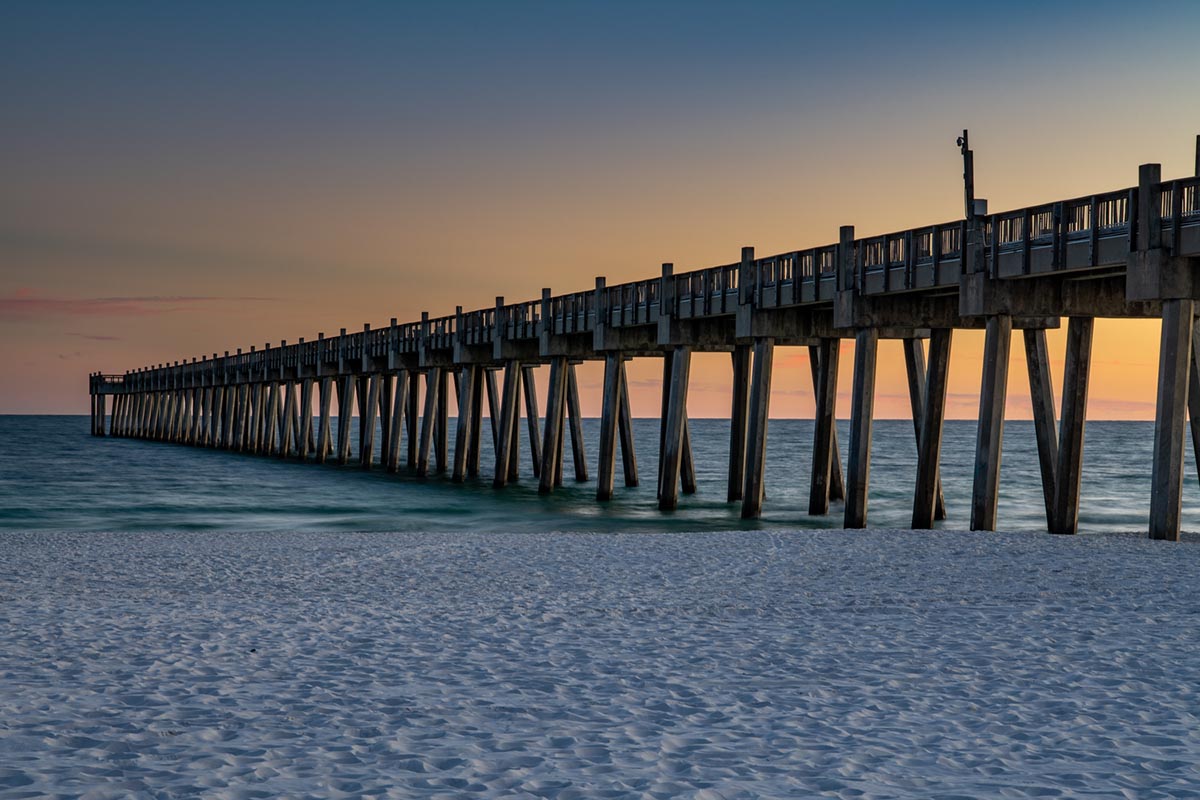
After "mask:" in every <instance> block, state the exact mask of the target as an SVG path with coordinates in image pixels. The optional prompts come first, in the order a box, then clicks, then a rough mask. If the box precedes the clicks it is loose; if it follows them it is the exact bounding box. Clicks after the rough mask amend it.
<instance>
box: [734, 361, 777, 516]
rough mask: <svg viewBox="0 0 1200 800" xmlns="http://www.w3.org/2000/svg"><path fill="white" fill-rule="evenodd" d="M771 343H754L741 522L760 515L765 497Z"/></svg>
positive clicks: (771, 364) (771, 363)
mask: <svg viewBox="0 0 1200 800" xmlns="http://www.w3.org/2000/svg"><path fill="white" fill-rule="evenodd" d="M774 358H775V340H774V339H758V340H756V341H755V342H754V364H753V371H752V373H751V377H750V408H749V410H748V413H747V420H746V479H745V482H744V483H743V485H742V519H758V518H759V517H760V516H762V505H763V497H764V496H765V494H766V475H765V473H766V468H767V421H768V419H769V415H770V406H771V372H772V366H773V362H774Z"/></svg>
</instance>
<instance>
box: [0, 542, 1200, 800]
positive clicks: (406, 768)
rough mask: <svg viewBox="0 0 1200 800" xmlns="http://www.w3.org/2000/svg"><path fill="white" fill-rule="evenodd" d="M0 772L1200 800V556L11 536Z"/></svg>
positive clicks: (84, 779) (127, 788)
mask: <svg viewBox="0 0 1200 800" xmlns="http://www.w3.org/2000/svg"><path fill="white" fill-rule="evenodd" d="M0 555H2V558H0V635H2V637H3V639H2V646H0V796H2V797H4V798H16V797H45V796H62V797H67V796H70V797H75V796H81V795H82V796H84V797H127V796H142V797H164V798H170V797H185V796H194V795H196V794H203V795H204V796H206V797H276V796H334V797H358V796H378V797H464V796H484V797H490V796H505V797H557V798H572V797H587V798H593V797H656V798H657V797H676V796H684V797H698V798H741V797H760V796H761V797H799V796H806V795H812V794H816V793H827V794H829V795H831V796H836V797H897V796H906V797H922V798H948V797H982V796H988V797H1026V796H1037V797H1082V796H1105V797H1108V796H1118V797H1119V796H1122V795H1123V796H1127V797H1131V798H1132V797H1137V798H1153V797H1200V769H1198V764H1200V720H1198V719H1197V716H1198V715H1200V694H1198V692H1200V617H1198V616H1197V609H1200V560H1198V559H1200V548H1198V547H1197V545H1196V544H1195V543H1184V544H1175V545H1172V544H1165V543H1153V542H1149V541H1145V540H1143V539H1140V538H1134V537H1087V538H1084V537H1079V538H1073V539H1071V538H1056V537H1051V536H1048V535H1046V534H1012V535H988V534H964V533H957V534H956V533H936V534H929V533H921V534H916V533H900V532H884V531H881V532H872V533H861V532H858V533H848V532H842V531H831V532H802V533H794V534H784V535H778V534H774V535H772V534H756V533H733V534H670V535H636V536H635V535H629V536H610V535H566V534H552V535H528V534H525V535H500V534H497V535H477V534H463V535H441V534H439V535H392V534H360V535H359V534H356V535H346V534H329V535H315V534H288V535H283V534H279V535H263V534H236V535H234V534H222V535H214V534H209V533H194V534H170V535H161V534H155V535H150V534H113V535H63V534H29V535H23V534H9V533H5V534H0Z"/></svg>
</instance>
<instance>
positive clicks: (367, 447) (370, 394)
mask: <svg viewBox="0 0 1200 800" xmlns="http://www.w3.org/2000/svg"><path fill="white" fill-rule="evenodd" d="M379 384H380V377H379V374H378V373H376V372H372V373H371V375H370V376H369V377H368V379H367V402H366V403H364V410H365V411H366V414H367V418H366V420H365V421H364V424H363V425H362V429H363V439H362V444H361V446H360V447H359V454H358V460H359V463H360V464H361V465H362V468H363V469H370V468H371V465H372V464H373V463H374V461H375V423H376V415H377V414H378V412H379V392H380V385H379Z"/></svg>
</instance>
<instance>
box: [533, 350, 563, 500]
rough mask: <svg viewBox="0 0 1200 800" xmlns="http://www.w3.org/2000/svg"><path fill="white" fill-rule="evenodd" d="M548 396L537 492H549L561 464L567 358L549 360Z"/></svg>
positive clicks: (551, 489)
mask: <svg viewBox="0 0 1200 800" xmlns="http://www.w3.org/2000/svg"><path fill="white" fill-rule="evenodd" d="M548 394H549V396H548V397H547V398H546V432H545V435H544V436H543V437H542V468H541V476H540V477H539V479H538V493H539V494H549V493H550V492H551V491H553V489H554V486H555V476H556V475H557V474H558V472H559V469H560V466H561V464H562V454H563V448H562V439H563V418H564V417H565V416H566V405H567V359H566V358H564V357H562V356H556V357H555V358H553V359H552V360H551V361H550V386H549V391H548Z"/></svg>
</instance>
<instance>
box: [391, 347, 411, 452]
mask: <svg viewBox="0 0 1200 800" xmlns="http://www.w3.org/2000/svg"><path fill="white" fill-rule="evenodd" d="M408 392H409V377H408V370H400V371H399V372H397V373H396V391H395V394H394V396H393V397H392V427H391V430H389V431H388V445H387V448H388V450H387V471H388V472H399V471H400V431H401V430H402V429H403V428H404V424H403V423H404V422H405V415H406V414H407V413H408V408H409V405H408Z"/></svg>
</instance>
